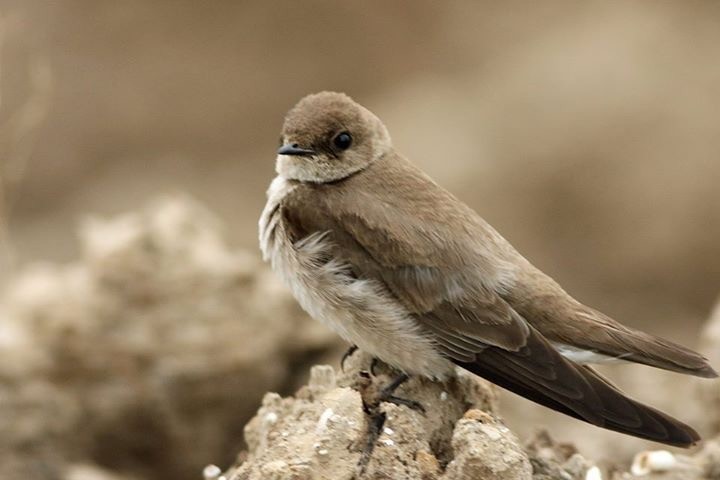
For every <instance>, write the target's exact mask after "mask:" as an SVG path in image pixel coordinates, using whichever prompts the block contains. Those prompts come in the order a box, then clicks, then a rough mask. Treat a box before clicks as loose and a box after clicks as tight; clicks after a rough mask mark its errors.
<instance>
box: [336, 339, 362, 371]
mask: <svg viewBox="0 0 720 480" xmlns="http://www.w3.org/2000/svg"><path fill="white" fill-rule="evenodd" d="M357 349H358V347H357V345H350V348H348V349H347V350H346V351H345V353H343V356H342V358H341V359H340V370H342V371H343V372H344V371H345V360H347V359H348V357H350V355H352V354H353V353H355V351H356V350H357Z"/></svg>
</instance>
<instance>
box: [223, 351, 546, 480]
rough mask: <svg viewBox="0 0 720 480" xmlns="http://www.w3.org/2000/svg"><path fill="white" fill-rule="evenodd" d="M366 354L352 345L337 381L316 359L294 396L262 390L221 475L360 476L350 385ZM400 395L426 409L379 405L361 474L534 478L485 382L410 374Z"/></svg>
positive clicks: (256, 479) (355, 396)
mask: <svg viewBox="0 0 720 480" xmlns="http://www.w3.org/2000/svg"><path fill="white" fill-rule="evenodd" d="M369 361H370V359H369V358H367V357H366V356H365V355H364V354H358V353H356V354H355V355H354V356H353V357H350V359H348V361H347V362H346V369H347V370H346V372H347V373H343V374H340V375H339V376H338V378H337V380H336V379H335V375H336V373H335V372H334V370H333V369H332V368H331V367H328V366H320V367H313V369H312V373H311V376H310V382H309V384H308V385H307V386H306V387H303V388H301V389H300V390H299V391H298V392H297V394H296V395H295V396H294V397H288V398H282V397H280V396H279V395H276V394H268V395H266V397H265V399H264V401H263V405H262V407H261V408H260V410H259V411H258V413H257V415H256V416H255V417H254V418H253V419H252V420H251V421H250V423H248V425H247V427H246V428H245V438H246V439H247V442H248V452H247V455H246V458H245V460H244V461H242V462H240V463H239V464H238V465H235V466H234V467H232V468H231V469H230V470H228V472H226V473H225V474H224V476H225V477H227V478H228V479H229V480H260V479H266V478H277V479H298V480H299V479H305V478H308V479H309V478H318V479H333V480H342V479H351V478H358V477H356V475H357V471H356V470H357V464H358V460H359V459H360V455H361V453H360V448H361V446H362V445H363V442H364V439H365V438H366V437H365V433H366V427H367V424H366V415H365V413H364V412H363V409H362V401H361V397H360V394H359V393H358V392H357V391H356V390H354V389H353V388H351V386H352V385H353V384H354V379H355V377H356V376H357V374H358V371H359V370H360V369H361V368H363V367H364V368H367V365H368V364H369ZM389 373H390V372H389V371H388V370H387V369H381V370H380V371H379V372H378V376H377V377H375V379H374V381H375V382H380V384H381V385H384V384H385V382H388V381H389V379H390V378H391V376H390V375H389ZM397 395H398V396H401V397H405V398H409V399H413V400H417V401H419V402H420V403H421V404H422V405H423V407H424V408H425V410H426V412H427V413H426V414H425V415H423V414H422V413H420V412H418V411H415V410H412V409H409V408H407V407H405V406H397V405H394V404H390V403H383V404H382V406H381V408H382V410H383V411H384V412H385V413H386V415H387V421H386V422H385V424H384V428H383V431H382V434H381V435H380V437H379V438H378V440H377V442H376V445H375V450H374V452H373V454H372V457H371V459H370V462H369V464H368V466H367V470H366V472H365V474H364V475H362V476H360V477H359V478H368V479H381V478H387V479H405V478H407V479H427V480H431V479H437V480H454V479H465V478H498V479H500V478H502V479H508V480H510V479H530V478H532V467H531V464H530V460H529V458H528V455H527V454H526V453H525V452H524V451H523V449H522V447H521V445H520V443H519V442H518V440H517V438H516V437H515V436H514V435H513V434H512V432H510V431H509V430H508V429H507V427H505V426H504V425H503V423H502V421H501V420H500V419H499V418H498V417H497V415H498V410H497V408H498V407H497V399H496V392H495V389H494V387H492V386H491V385H490V384H488V383H487V382H485V381H483V380H481V379H479V378H477V377H474V376H472V375H470V374H467V373H465V372H462V371H458V374H457V377H456V378H453V379H450V380H447V381H445V382H431V381H428V380H424V379H420V378H411V379H410V380H409V381H408V382H406V384H404V385H403V386H402V387H401V388H400V389H399V390H398V392H397Z"/></svg>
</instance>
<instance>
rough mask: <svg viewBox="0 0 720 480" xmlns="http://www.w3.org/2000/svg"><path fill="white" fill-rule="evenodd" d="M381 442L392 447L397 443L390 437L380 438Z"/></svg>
mask: <svg viewBox="0 0 720 480" xmlns="http://www.w3.org/2000/svg"><path fill="white" fill-rule="evenodd" d="M380 442H381V443H382V444H383V445H387V446H388V447H392V446H393V445H395V442H393V441H392V440H390V439H389V438H384V439H382V440H380Z"/></svg>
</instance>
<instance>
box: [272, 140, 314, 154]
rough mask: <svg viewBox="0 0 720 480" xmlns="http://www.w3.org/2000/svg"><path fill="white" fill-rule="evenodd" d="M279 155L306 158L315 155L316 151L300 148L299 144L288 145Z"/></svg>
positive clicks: (283, 147)
mask: <svg viewBox="0 0 720 480" xmlns="http://www.w3.org/2000/svg"><path fill="white" fill-rule="evenodd" d="M277 153H278V155H294V156H296V157H306V156H309V155H315V151H314V150H308V149H306V148H300V146H299V145H298V144H297V143H292V144H290V143H288V144H286V145H283V146H282V147H280V148H279V149H278V151H277Z"/></svg>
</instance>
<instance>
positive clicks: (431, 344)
mask: <svg viewBox="0 0 720 480" xmlns="http://www.w3.org/2000/svg"><path fill="white" fill-rule="evenodd" d="M342 135H347V136H345V137H343V136H342ZM348 137H349V138H350V140H348ZM283 141H284V143H285V145H284V146H283V147H282V148H281V149H280V151H279V153H280V155H279V156H278V164H277V169H278V173H279V176H278V178H276V180H275V181H274V182H273V185H272V186H271V189H270V191H269V200H268V205H267V206H266V209H265V211H264V212H263V216H262V218H261V221H260V230H261V231H260V237H261V246H262V249H263V252H264V254H265V257H266V258H267V259H269V260H271V261H272V263H273V267H274V268H275V269H276V270H277V271H278V272H280V273H281V275H282V276H283V277H284V278H285V280H286V281H287V283H288V284H289V285H290V287H291V288H292V289H293V292H294V294H295V295H296V297H297V298H298V300H299V301H300V303H301V304H302V306H303V307H304V308H305V309H306V310H308V311H309V312H310V313H311V315H313V316H315V317H317V318H318V319H319V320H321V321H323V322H325V323H327V324H329V325H330V326H331V327H332V328H335V329H336V330H337V331H338V333H340V335H342V336H343V337H344V338H345V339H346V340H348V341H349V342H352V343H353V344H356V345H358V346H359V347H360V348H362V349H364V350H367V351H368V352H369V353H371V354H373V355H375V356H376V357H378V358H380V359H381V360H383V361H384V362H386V363H388V364H390V365H394V366H396V367H397V368H399V369H401V370H404V371H406V372H408V373H411V374H420V375H425V376H429V377H435V378H440V377H444V376H446V375H448V374H450V372H451V366H452V364H455V365H458V366H460V367H462V368H465V369H467V370H469V371H471V372H473V373H476V374H477V375H480V376H482V377H484V378H486V379H488V380H490V381H492V382H494V383H496V384H498V385H500V386H502V387H504V388H507V389H508V390H511V391H513V392H515V393H517V394H519V395H522V396H524V397H526V398H528V399H530V400H533V401H535V402H537V403H540V404H542V405H545V406H547V407H549V408H552V409H554V410H557V411H560V412H562V413H565V414H568V415H571V416H573V417H575V418H578V419H581V420H584V421H586V422H589V423H592V424H594V425H598V426H601V427H604V428H608V429H611V430H616V431H619V432H623V433H628V434H631V435H635V436H638V437H641V438H647V439H650V440H655V441H658V442H663V443H667V444H671V445H678V446H688V445H691V444H693V443H694V442H695V441H697V440H698V439H699V437H698V435H697V433H695V431H694V430H693V429H692V428H690V427H688V426H687V425H684V424H683V423H681V422H679V421H678V420H675V419H673V418H671V417H669V416H667V415H665V414H663V413H661V412H659V411H657V410H654V409H652V408H650V407H647V406H645V405H642V404H640V403H638V402H635V401H634V400H631V399H629V398H627V397H626V396H625V395H623V394H622V392H620V391H619V390H618V389H617V388H616V387H614V386H612V384H611V383H610V382H608V381H607V380H605V379H603V378H602V377H601V376H600V375H599V374H597V373H596V372H595V371H594V370H592V369H590V368H589V367H586V366H584V365H580V364H578V363H576V362H575V361H573V359H575V360H578V361H582V362H583V363H585V362H589V361H593V360H597V359H600V360H603V359H610V358H620V359H623V360H627V361H633V362H638V363H644V364H647V365H651V366H655V367H659V368H663V369H667V370H673V371H676V372H680V373H685V374H690V375H697V376H702V377H715V376H717V374H716V372H715V371H714V370H713V369H712V367H710V365H708V363H707V361H706V360H705V359H704V358H703V357H702V356H700V355H699V354H697V353H695V352H693V351H691V350H688V349H686V348H684V347H682V346H679V345H677V344H674V343H672V342H670V341H667V340H663V339H660V338H658V337H654V336H652V335H649V334H646V333H643V332H639V331H637V330H633V329H630V328H628V327H625V326H623V325H621V324H619V323H617V322H615V321H614V320H612V319H610V318H609V317H607V316H605V315H603V314H602V313H600V312H597V311H596V310H593V309H591V308H589V307H586V306H585V305H582V304H581V303H579V302H577V301H576V300H575V299H573V298H572V297H571V296H570V295H568V294H567V293H566V292H565V291H564V290H563V289H562V288H561V287H560V286H559V285H558V284H557V283H556V282H554V281H553V280H552V279H551V278H550V277H548V276H547V275H545V274H543V273H542V272H541V271H539V270H538V269H536V268H535V267H533V266H532V265H531V264H530V263H529V262H528V261H527V260H526V259H525V258H524V257H522V256H521V255H520V254H519V253H518V252H517V251H516V250H515V249H514V248H513V247H512V246H511V245H510V244H509V243H508V242H507V241H506V240H505V239H504V238H503V237H502V236H501V235H500V234H499V233H497V232H496V231H495V230H494V229H493V228H492V227H491V226H490V225H488V224H487V223H486V222H485V221H484V220H483V219H482V218H480V217H479V216H478V215H477V214H476V213H475V212H474V211H473V210H472V209H470V208H469V207H468V206H467V205H465V204H464V203H462V202H461V201H459V200H458V199H457V198H455V197H454V196H453V195H452V194H450V193H449V192H447V191H446V190H444V189H443V188H442V187H440V186H438V185H437V184H436V183H435V182H433V181H432V179H430V178H429V177H428V176H427V175H425V174H424V173H423V172H421V171H420V170H419V169H418V168H416V167H415V166H413V165H412V164H411V163H410V162H408V161H407V160H406V159H404V158H403V157H402V156H400V155H399V154H397V153H396V152H395V151H394V150H393V148H392V143H391V141H390V136H389V134H388V132H387V130H386V129H385V127H384V125H383V124H382V122H380V120H378V119H377V117H375V116H374V115H373V114H372V113H370V112H369V111H368V110H366V109H364V108H363V107H361V106H360V105H358V104H356V103H355V102H353V101H352V100H351V99H350V98H349V97H347V96H345V95H342V94H337V93H330V92H325V93H321V94H316V95H311V96H309V97H306V98H305V99H303V100H301V102H300V103H299V104H298V105H297V106H296V107H295V108H294V109H293V110H291V111H290V113H289V114H288V116H287V118H286V121H285V125H284V127H283Z"/></svg>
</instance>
